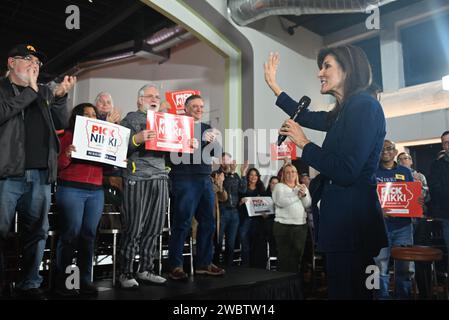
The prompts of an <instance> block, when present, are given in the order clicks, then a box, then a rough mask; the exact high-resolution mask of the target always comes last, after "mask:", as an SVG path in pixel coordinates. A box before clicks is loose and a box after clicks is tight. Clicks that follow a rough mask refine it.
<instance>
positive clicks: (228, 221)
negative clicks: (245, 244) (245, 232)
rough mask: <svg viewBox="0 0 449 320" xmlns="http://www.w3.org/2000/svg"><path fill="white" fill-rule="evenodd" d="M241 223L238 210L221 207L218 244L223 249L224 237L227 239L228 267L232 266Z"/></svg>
mask: <svg viewBox="0 0 449 320" xmlns="http://www.w3.org/2000/svg"><path fill="white" fill-rule="evenodd" d="M239 223H240V219H239V212H238V210H237V209H236V208H224V207H220V235H219V238H218V243H219V245H220V249H221V246H222V244H223V237H225V242H226V243H225V248H226V250H225V263H226V265H228V266H231V265H232V261H233V258H234V248H235V239H236V238H237V231H238V229H239Z"/></svg>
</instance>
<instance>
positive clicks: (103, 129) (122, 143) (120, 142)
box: [72, 116, 130, 168]
mask: <svg viewBox="0 0 449 320" xmlns="http://www.w3.org/2000/svg"><path fill="white" fill-rule="evenodd" d="M129 135H130V130H129V129H128V128H125V127H122V126H119V125H117V124H113V123H110V122H106V121H101V120H97V119H90V118H86V117H81V116H76V122H75V130H74V132H73V145H74V146H75V148H76V152H72V158H76V159H83V160H90V161H95V162H101V163H106V164H110V165H114V166H118V167H122V168H126V155H127V152H128V142H129Z"/></svg>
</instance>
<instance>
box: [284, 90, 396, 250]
mask: <svg viewBox="0 0 449 320" xmlns="http://www.w3.org/2000/svg"><path fill="white" fill-rule="evenodd" d="M276 105H278V106H279V107H280V108H281V109H282V110H284V111H285V112H286V113H287V114H289V115H292V114H293V113H294V112H295V111H296V110H297V106H298V103H297V102H296V101H294V100H293V99H291V98H290V97H289V96H288V95H287V94H286V93H281V94H280V95H279V97H278V99H277V101H276ZM328 114H329V112H312V111H309V110H304V111H303V112H301V113H300V115H299V116H298V118H297V119H296V121H297V122H298V123H299V124H300V125H301V126H304V127H306V128H310V129H314V130H320V131H326V132H327V134H326V138H325V139H324V142H323V145H322V147H319V146H317V145H316V144H314V143H308V144H307V145H306V146H305V147H304V150H303V153H302V157H301V159H302V160H303V161H304V162H305V163H307V164H308V165H310V166H311V167H313V168H315V169H316V170H318V171H319V172H320V173H321V174H322V175H323V176H325V178H326V179H325V180H324V186H323V190H322V193H321V202H320V210H319V212H320V213H319V219H318V230H317V231H318V232H317V249H318V250H320V251H323V252H343V251H352V252H355V251H357V252H363V253H369V254H372V255H373V256H376V255H377V254H378V253H379V250H380V249H381V248H383V247H386V246H387V244H388V242H387V237H386V232H385V226H384V222H383V216H382V211H381V209H380V204H379V200H378V197H377V193H376V178H375V172H376V169H377V166H378V163H379V158H380V152H381V150H382V146H383V142H384V138H385V133H386V132H385V116H384V113H383V110H382V107H381V105H380V104H379V102H378V101H377V100H376V99H374V98H373V97H372V96H370V95H369V94H368V93H366V92H362V93H359V94H356V95H354V96H352V97H350V98H348V99H347V100H346V101H345V102H344V104H343V105H342V109H341V111H340V113H339V116H338V117H337V119H336V120H333V121H329V120H328Z"/></svg>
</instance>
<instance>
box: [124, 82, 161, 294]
mask: <svg viewBox="0 0 449 320" xmlns="http://www.w3.org/2000/svg"><path fill="white" fill-rule="evenodd" d="M160 101H161V100H160V96H159V90H158V88H157V87H156V86H155V85H154V84H147V85H145V86H143V87H142V88H141V89H140V90H139V91H138V95H137V108H138V110H137V111H135V112H130V113H128V114H127V115H126V117H125V118H124V119H123V120H122V122H121V125H122V126H125V127H127V128H129V129H130V130H131V135H130V137H131V138H130V139H129V144H128V167H127V168H126V169H125V170H124V171H123V210H122V222H123V227H124V228H123V230H122V238H121V244H120V272H121V274H120V278H119V281H120V285H121V287H122V288H125V289H126V288H133V287H138V286H139V283H138V282H137V280H139V281H141V282H144V283H149V284H164V283H165V282H166V281H167V280H166V279H165V278H163V277H160V276H158V275H156V274H155V273H154V259H155V256H156V249H157V239H158V236H159V235H160V234H161V233H162V229H163V227H164V222H165V213H166V211H167V206H168V171H167V169H166V167H165V152H160V151H152V150H146V149H145V141H148V140H151V139H154V138H155V137H156V132H155V131H151V130H147V129H146V127H147V111H148V110H152V111H156V112H157V111H159V107H160ZM137 254H138V255H139V257H140V261H139V270H137V272H136V273H134V267H133V265H134V257H135V256H136V255H137Z"/></svg>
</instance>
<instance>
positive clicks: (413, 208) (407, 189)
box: [377, 182, 423, 218]
mask: <svg viewBox="0 0 449 320" xmlns="http://www.w3.org/2000/svg"><path fill="white" fill-rule="evenodd" d="M421 188H422V185H421V182H384V183H378V184H377V195H378V197H379V201H380V205H381V207H382V208H383V209H386V211H387V213H388V215H391V216H393V217H406V218H419V217H422V216H423V210H422V206H421V205H420V204H419V203H418V198H419V196H420V195H421V192H422V191H421Z"/></svg>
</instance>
